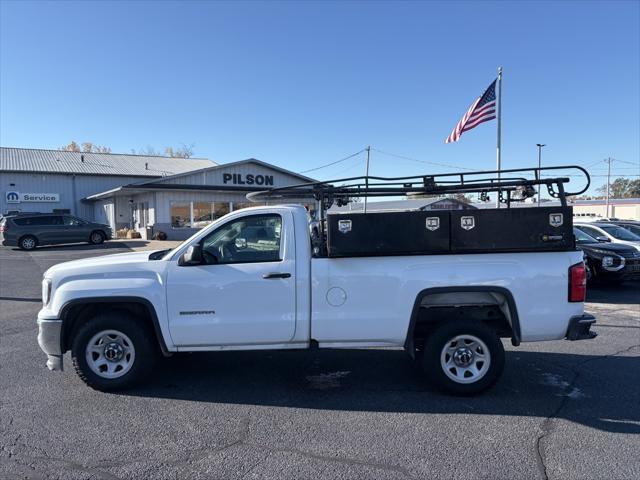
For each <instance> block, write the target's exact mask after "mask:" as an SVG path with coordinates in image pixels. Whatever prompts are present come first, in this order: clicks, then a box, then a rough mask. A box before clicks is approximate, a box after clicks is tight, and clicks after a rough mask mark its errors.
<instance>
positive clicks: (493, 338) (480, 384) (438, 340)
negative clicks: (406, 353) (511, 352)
mask: <svg viewBox="0 0 640 480" xmlns="http://www.w3.org/2000/svg"><path fill="white" fill-rule="evenodd" d="M459 336H464V337H463V338H461V339H460V341H461V342H462V344H461V343H460V342H458V345H460V347H464V346H466V344H464V342H465V340H464V338H465V337H466V338H468V337H469V336H470V337H475V338H476V339H480V340H481V342H482V343H484V345H485V346H486V347H487V350H488V353H489V355H488V356H486V355H485V358H486V359H487V360H488V366H487V365H486V363H487V362H483V361H481V360H480V356H479V355H477V354H474V355H473V356H472V357H473V358H474V359H475V360H472V361H476V362H477V363H476V366H478V365H479V366H480V370H478V372H482V371H484V373H483V374H482V375H480V373H478V379H477V380H475V381H473V380H472V378H462V379H461V380H460V381H455V380H453V379H452V378H451V377H450V375H453V376H455V375H456V374H458V375H460V376H462V377H464V376H465V375H466V373H465V372H464V368H461V367H457V366H456V365H455V364H454V366H453V367H452V368H451V369H449V373H447V372H446V371H445V368H444V367H443V365H442V362H441V356H443V355H444V358H445V359H447V358H448V359H450V360H451V361H453V360H454V358H453V356H451V355H448V354H447V353H445V352H444V349H445V347H446V346H447V345H450V346H451V345H453V344H452V341H453V339H455V338H456V337H459ZM469 345H470V346H471V349H473V348H476V349H477V353H478V354H481V353H482V352H483V350H484V348H483V347H482V346H481V345H480V343H469ZM452 348H453V347H452ZM456 351H458V348H456ZM461 353H462V354H465V353H467V352H466V351H462V352H461ZM463 359H464V358H463ZM422 368H423V370H424V372H425V374H426V375H427V377H428V378H429V380H431V381H432V382H433V383H434V384H435V385H436V386H438V387H440V388H441V389H443V390H446V391H447V392H449V393H453V394H455V395H474V394H477V393H480V392H482V391H484V390H486V389H488V388H489V387H491V386H492V385H493V384H494V383H496V381H497V380H498V378H499V377H500V375H501V374H502V370H503V369H504V347H503V346H502V341H501V340H500V338H499V337H498V335H496V333H495V332H494V331H493V330H491V329H490V328H489V327H487V326H486V325H485V324H483V323H482V322H479V321H455V320H454V321H451V322H449V323H444V324H442V325H441V326H439V327H437V328H436V329H435V330H434V331H433V332H432V333H431V334H430V335H429V337H428V338H427V340H426V342H425V348H424V352H423V354H422ZM483 369H484V370H483ZM469 374H470V376H471V377H473V375H474V374H473V373H471V372H469ZM462 381H464V382H470V383H461V382H462Z"/></svg>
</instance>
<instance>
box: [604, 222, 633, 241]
mask: <svg viewBox="0 0 640 480" xmlns="http://www.w3.org/2000/svg"><path fill="white" fill-rule="evenodd" d="M598 226H599V227H600V228H601V229H602V230H604V231H605V232H607V233H608V234H609V235H611V236H612V237H613V238H615V239H617V240H627V241H631V242H640V237H639V236H638V235H636V234H634V233H631V231H629V230H627V229H625V228H622V227H619V226H617V225H598Z"/></svg>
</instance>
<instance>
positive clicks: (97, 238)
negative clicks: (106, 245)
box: [89, 230, 106, 245]
mask: <svg viewBox="0 0 640 480" xmlns="http://www.w3.org/2000/svg"><path fill="white" fill-rule="evenodd" d="M105 237H106V235H105V234H104V232H102V231H100V230H94V231H93V232H91V235H89V243H90V244H92V245H100V244H101V243H103V242H104V239H105Z"/></svg>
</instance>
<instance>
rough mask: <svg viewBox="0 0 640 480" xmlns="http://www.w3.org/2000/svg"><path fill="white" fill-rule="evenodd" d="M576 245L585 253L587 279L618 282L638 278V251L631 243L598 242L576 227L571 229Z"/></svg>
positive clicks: (592, 281)
mask: <svg viewBox="0 0 640 480" xmlns="http://www.w3.org/2000/svg"><path fill="white" fill-rule="evenodd" d="M573 234H574V235H575V236H576V246H577V247H578V248H580V249H581V250H582V251H583V252H584V255H585V265H586V267H587V281H588V282H590V283H594V282H602V283H620V282H623V281H625V280H640V252H639V251H638V250H637V249H636V248H635V247H632V246H631V245H624V244H621V243H604V242H599V241H598V240H596V239H595V238H593V237H592V236H591V235H588V234H586V233H585V232H583V231H582V230H580V229H578V228H574V229H573Z"/></svg>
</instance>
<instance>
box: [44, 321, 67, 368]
mask: <svg viewBox="0 0 640 480" xmlns="http://www.w3.org/2000/svg"><path fill="white" fill-rule="evenodd" d="M61 336H62V320H60V319H57V318H55V319H54V318H38V345H40V348H41V349H42V351H43V352H44V353H46V354H47V357H48V358H47V367H48V368H49V370H60V371H61V370H62V353H63V352H62V338H61Z"/></svg>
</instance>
